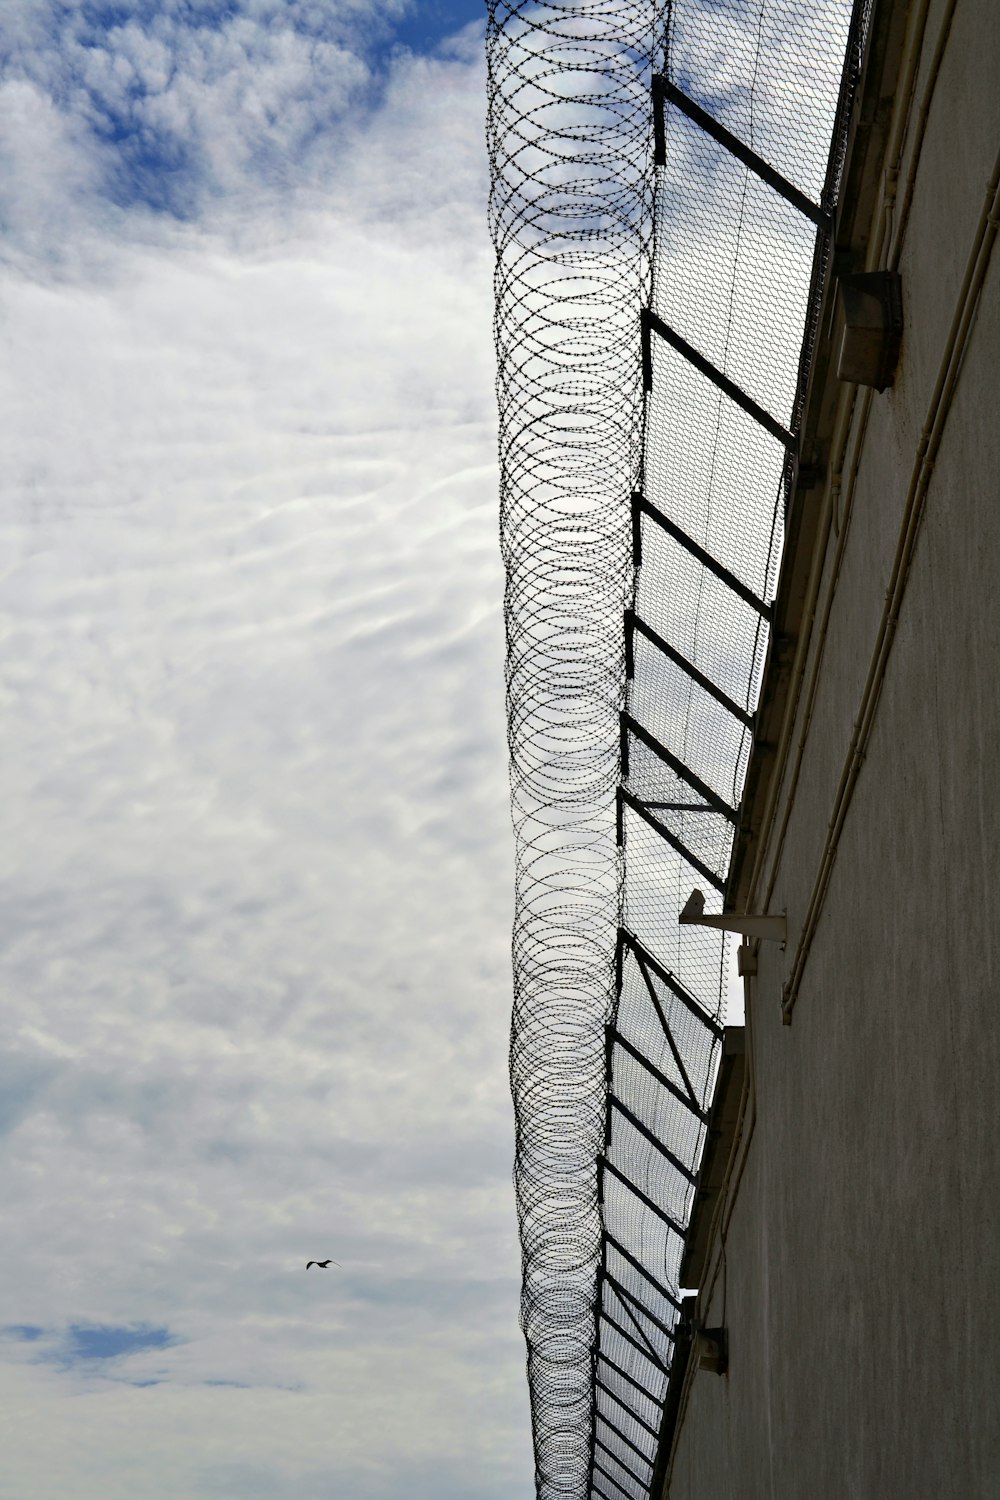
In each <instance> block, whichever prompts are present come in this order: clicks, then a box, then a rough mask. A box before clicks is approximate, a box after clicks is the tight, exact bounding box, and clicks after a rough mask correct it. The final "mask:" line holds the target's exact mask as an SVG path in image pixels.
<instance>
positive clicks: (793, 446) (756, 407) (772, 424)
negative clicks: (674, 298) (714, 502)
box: [641, 307, 798, 453]
mask: <svg viewBox="0 0 1000 1500" xmlns="http://www.w3.org/2000/svg"><path fill="white" fill-rule="evenodd" d="M641 317H642V338H643V346H642V366H643V380H644V382H645V388H646V390H647V391H650V390H652V388H653V354H652V348H651V346H650V342H649V340H650V334H652V333H655V334H657V335H658V337H659V338H661V339H662V340H663V342H664V343H665V344H669V345H670V347H671V349H675V350H676V351H677V353H678V354H679V355H681V356H682V358H684V359H686V360H687V362H688V364H690V365H693V366H694V368H695V369H696V370H697V371H698V372H699V374H701V375H704V376H705V378H706V379H707V380H710V381H711V382H712V384H713V385H715V386H717V387H718V389H719V390H720V391H721V392H722V394H723V395H724V396H728V397H729V399H730V401H734V402H735V403H736V405H737V406H738V407H740V408H741V410H743V411H745V412H746V414H747V416H748V417H752V418H753V420H754V421H755V422H756V423H757V424H758V426H760V427H763V429H764V431H765V432H769V433H770V434H771V436H772V437H773V438H777V440H778V442H779V443H782V444H783V445H784V447H785V448H786V449H787V450H788V452H789V453H795V452H796V450H797V447H798V443H797V441H796V438H795V437H794V435H793V434H792V433H791V432H789V430H788V428H787V427H785V426H784V425H783V424H782V423H781V422H779V421H778V419H777V417H772V416H771V413H770V412H769V411H767V410H766V408H765V407H763V406H761V405H760V402H758V401H755V400H754V399H753V397H752V396H749V395H748V394H747V392H746V391H745V390H744V389H743V387H742V386H741V385H737V384H736V381H735V380H731V379H730V378H729V376H728V375H724V374H723V372H722V371H721V370H720V369H719V368H718V366H717V365H713V363H712V361H711V360H710V359H706V358H705V356H704V354H700V353H699V352H698V350H697V349H696V348H695V347H694V345H693V344H689V343H688V341H687V339H686V338H683V337H682V336H681V334H679V333H678V332H677V331H676V329H674V328H671V327H670V325H669V324H668V323H664V321H663V319H662V318H658V317H657V315H656V313H655V312H653V310H652V308H648V307H644V308H643V310H642V314H641Z"/></svg>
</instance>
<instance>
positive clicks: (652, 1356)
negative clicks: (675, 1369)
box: [601, 1308, 669, 1375]
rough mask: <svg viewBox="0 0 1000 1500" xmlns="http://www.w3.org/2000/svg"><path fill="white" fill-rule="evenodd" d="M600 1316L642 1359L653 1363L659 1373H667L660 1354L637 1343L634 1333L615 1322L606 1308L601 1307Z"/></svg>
mask: <svg viewBox="0 0 1000 1500" xmlns="http://www.w3.org/2000/svg"><path fill="white" fill-rule="evenodd" d="M601 1318H602V1320H603V1321H604V1322H605V1323H607V1325H608V1327H609V1328H613V1329H614V1331H615V1333H617V1335H618V1337H619V1338H622V1339H624V1340H625V1342H626V1344H631V1345H632V1348H633V1349H635V1350H636V1351H637V1353H639V1354H641V1355H642V1357H643V1359H648V1360H649V1363H650V1364H651V1365H655V1367H656V1368H657V1369H658V1370H659V1372H660V1374H661V1375H667V1374H669V1371H668V1369H667V1367H666V1365H665V1364H664V1363H663V1360H662V1359H661V1358H660V1356H659V1355H658V1354H657V1353H656V1350H655V1349H653V1348H652V1346H651V1345H650V1347H649V1348H648V1349H647V1348H643V1346H642V1344H640V1343H639V1340H638V1339H637V1338H636V1337H635V1336H634V1334H631V1333H629V1331H628V1329H627V1328H623V1327H622V1325H621V1324H620V1323H616V1322H615V1320H614V1318H613V1317H612V1316H611V1314H610V1313H609V1312H608V1311H607V1309H606V1308H602V1309H601ZM634 1321H635V1319H633V1322H634Z"/></svg>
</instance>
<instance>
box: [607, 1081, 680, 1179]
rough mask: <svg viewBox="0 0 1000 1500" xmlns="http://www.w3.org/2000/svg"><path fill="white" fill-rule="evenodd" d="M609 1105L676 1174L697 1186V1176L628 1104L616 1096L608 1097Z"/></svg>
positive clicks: (610, 1095)
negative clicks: (644, 1139)
mask: <svg viewBox="0 0 1000 1500" xmlns="http://www.w3.org/2000/svg"><path fill="white" fill-rule="evenodd" d="M608 1103H609V1104H610V1105H611V1106H612V1108H613V1109H616V1110H617V1111H618V1113H619V1114H620V1115H621V1117H622V1119H623V1120H627V1121H628V1122H629V1124H630V1125H631V1126H632V1129H633V1130H637V1131H638V1132H639V1134H640V1135H641V1136H645V1138H646V1140H647V1141H648V1142H649V1144H650V1145H651V1146H653V1147H654V1148H655V1149H656V1150H657V1151H659V1153H660V1155H661V1156H662V1157H663V1158H664V1159H665V1160H666V1161H668V1162H669V1163H670V1165H671V1166H672V1167H673V1169H674V1171H675V1172H679V1173H680V1174H681V1176H682V1177H685V1178H687V1180H688V1182H690V1184H691V1186H692V1187H696V1186H697V1183H698V1179H697V1177H696V1176H695V1174H694V1173H693V1172H692V1171H690V1170H689V1169H688V1168H687V1167H686V1166H685V1165H684V1163H683V1162H682V1161H681V1159H680V1157H679V1156H675V1155H674V1153H673V1152H672V1151H671V1150H670V1148H669V1146H665V1145H664V1144H663V1142H662V1141H661V1140H658V1139H657V1138H656V1136H655V1135H654V1134H653V1132H652V1131H651V1130H650V1128H649V1126H648V1125H647V1124H645V1123H644V1121H642V1120H640V1119H639V1116H638V1115H636V1114H633V1113H632V1111H631V1110H630V1109H629V1107H628V1105H627V1104H623V1103H622V1101H621V1100H620V1099H619V1098H618V1097H617V1095H615V1094H609V1095H608Z"/></svg>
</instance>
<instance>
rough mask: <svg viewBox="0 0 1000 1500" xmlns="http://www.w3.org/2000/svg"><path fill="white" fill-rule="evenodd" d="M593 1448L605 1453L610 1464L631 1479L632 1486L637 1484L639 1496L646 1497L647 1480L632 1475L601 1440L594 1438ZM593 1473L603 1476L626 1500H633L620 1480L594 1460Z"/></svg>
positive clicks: (647, 1491) (647, 1490)
mask: <svg viewBox="0 0 1000 1500" xmlns="http://www.w3.org/2000/svg"><path fill="white" fill-rule="evenodd" d="M594 1447H595V1448H600V1450H601V1452H602V1453H606V1454H607V1455H608V1457H609V1458H610V1459H611V1460H612V1462H614V1463H616V1464H618V1466H619V1467H620V1468H621V1469H622V1471H623V1472H624V1473H625V1474H627V1475H628V1477H629V1478H630V1479H631V1481H632V1483H633V1484H637V1485H638V1486H639V1490H640V1493H641V1494H643V1495H648V1493H649V1480H648V1479H640V1478H639V1476H638V1474H633V1473H632V1470H631V1469H630V1468H629V1466H628V1464H623V1463H622V1461H621V1459H620V1458H619V1457H618V1454H617V1453H612V1451H611V1449H610V1448H609V1447H608V1445H607V1443H602V1442H601V1440H600V1438H595V1440H594ZM594 1473H595V1474H600V1475H602V1476H603V1478H605V1479H607V1480H609V1481H610V1483H611V1484H613V1485H614V1487H615V1489H616V1490H620V1491H621V1493H622V1494H623V1495H624V1496H625V1497H626V1500H635V1496H634V1495H632V1494H631V1493H630V1492H629V1491H628V1490H627V1489H626V1488H625V1486H624V1485H623V1484H622V1482H621V1480H620V1479H616V1478H615V1476H614V1475H613V1474H612V1473H610V1471H609V1470H607V1469H606V1468H605V1467H604V1465H603V1464H600V1463H598V1462H597V1459H596V1458H595V1459H594Z"/></svg>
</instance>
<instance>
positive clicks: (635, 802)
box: [618, 786, 726, 896]
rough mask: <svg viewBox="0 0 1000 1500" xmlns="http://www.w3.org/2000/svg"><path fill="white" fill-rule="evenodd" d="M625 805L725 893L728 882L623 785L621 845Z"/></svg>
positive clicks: (718, 889) (619, 817)
mask: <svg viewBox="0 0 1000 1500" xmlns="http://www.w3.org/2000/svg"><path fill="white" fill-rule="evenodd" d="M625 807H630V808H631V809H632V811H633V812H634V813H638V815H639V817H640V818H642V820H643V822H644V823H648V824H649V826H650V828H653V829H655V830H656V832H657V833H658V834H659V835H660V837H661V838H662V839H664V840H665V841H666V842H667V843H668V844H669V845H670V847H671V849H675V850H676V851H677V853H678V854H679V855H680V856H681V858H682V859H684V860H686V861H687V863H688V864H689V865H690V866H691V868H692V870H697V871H698V874H699V875H701V876H702V877H703V878H704V879H705V880H707V881H708V883H709V885H713V886H714V887H715V889H716V890H717V891H718V892H719V894H720V896H723V895H725V892H726V882H725V881H724V880H723V879H721V877H720V876H718V875H716V873H715V871H714V870H711V869H709V867H708V865H706V864H705V863H704V861H703V860H700V859H699V858H698V856H697V855H696V854H692V853H691V850H690V849H689V848H688V847H687V845H686V844H684V843H682V842H681V840H680V839H679V838H678V837H677V835H676V834H674V833H671V831H670V829H669V828H664V826H663V824H662V823H658V822H657V820H656V819H655V818H654V817H653V814H652V813H651V812H650V811H649V809H648V808H647V807H646V805H645V803H643V802H640V801H639V798H638V797H634V796H633V795H632V793H631V792H628V791H626V790H625V788H624V787H623V786H620V787H619V788H618V843H619V845H622V844H624V842H625V820H624V817H623V813H622V809H623V808H625Z"/></svg>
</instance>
